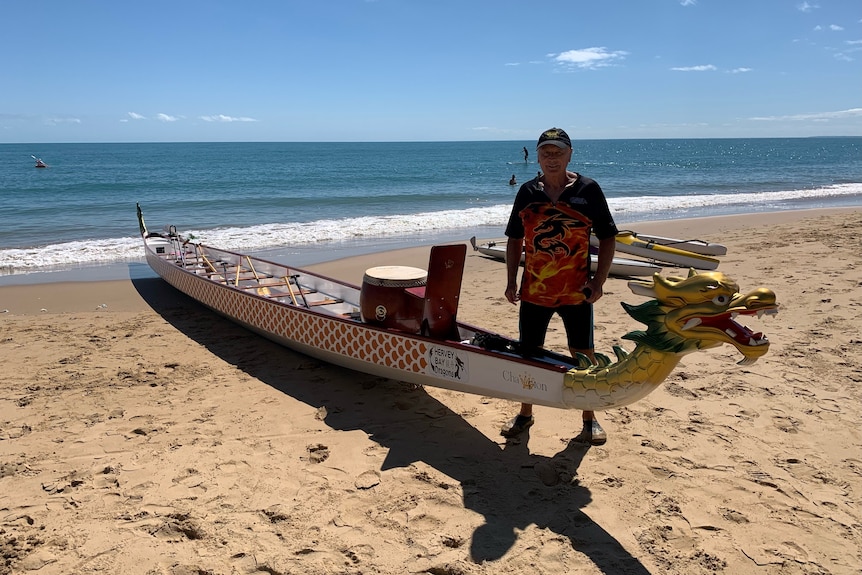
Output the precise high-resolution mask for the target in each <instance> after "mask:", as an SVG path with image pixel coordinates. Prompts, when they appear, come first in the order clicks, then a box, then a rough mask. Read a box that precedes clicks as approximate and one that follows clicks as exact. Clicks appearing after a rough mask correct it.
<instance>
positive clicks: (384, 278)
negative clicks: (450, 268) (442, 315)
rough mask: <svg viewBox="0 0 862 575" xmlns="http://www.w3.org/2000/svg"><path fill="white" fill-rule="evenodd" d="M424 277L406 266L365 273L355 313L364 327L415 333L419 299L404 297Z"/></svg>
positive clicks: (419, 317)
mask: <svg viewBox="0 0 862 575" xmlns="http://www.w3.org/2000/svg"><path fill="white" fill-rule="evenodd" d="M427 279H428V273H427V272H426V271H425V270H423V269H419V268H412V267H408V266H379V267H376V268H369V269H367V270H365V275H364V276H363V277H362V291H360V292H359V312H360V313H361V315H362V321H364V322H365V323H370V324H375V325H380V326H383V327H386V328H390V329H397V330H400V331H406V332H410V333H419V328H420V327H421V326H422V313H423V310H424V308H425V301H424V299H423V298H420V297H416V296H414V295H412V294H410V293H407V289H408V288H416V287H422V286H424V285H425V282H426V281H427Z"/></svg>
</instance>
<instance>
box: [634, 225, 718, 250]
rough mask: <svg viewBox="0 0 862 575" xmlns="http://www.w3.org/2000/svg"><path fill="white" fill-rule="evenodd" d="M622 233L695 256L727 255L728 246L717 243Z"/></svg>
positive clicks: (637, 233)
mask: <svg viewBox="0 0 862 575" xmlns="http://www.w3.org/2000/svg"><path fill="white" fill-rule="evenodd" d="M621 233H626V234H630V235H633V236H634V237H636V238H638V239H639V240H643V241H645V242H648V243H653V244H657V245H660V246H667V247H670V248H677V249H680V250H685V251H687V252H692V253H695V254H700V255H704V256H723V255H727V246H725V245H724V244H719V243H715V242H708V241H706V240H697V239H694V240H681V239H677V238H667V237H664V236H654V235H652V234H644V233H641V232H633V231H629V230H626V231H624V232H621Z"/></svg>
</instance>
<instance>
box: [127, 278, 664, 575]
mask: <svg viewBox="0 0 862 575" xmlns="http://www.w3.org/2000/svg"><path fill="white" fill-rule="evenodd" d="M132 282H133V285H134V286H135V288H136V289H137V290H138V292H139V294H140V295H141V297H142V298H143V299H144V300H145V301H146V302H147V303H148V304H149V305H150V306H151V307H152V309H153V310H154V311H156V312H157V313H159V314H160V315H161V316H162V317H163V318H164V319H165V321H167V322H168V323H170V324H171V325H172V326H173V327H174V328H176V329H177V330H178V331H180V332H182V333H183V334H185V335H186V336H188V337H190V338H191V339H193V340H194V341H196V342H198V343H200V344H201V345H203V346H205V347H206V348H207V349H208V350H209V351H210V352H211V353H213V354H215V355H217V356H218V357H220V358H221V359H223V360H224V361H226V362H228V363H230V364H233V365H236V366H237V367H238V368H240V369H242V370H243V371H245V372H246V373H248V374H249V375H250V376H251V377H254V378H256V379H258V380H260V381H261V382H263V383H265V384H267V385H269V386H271V387H273V388H274V389H277V390H279V391H281V392H282V393H284V394H286V395H288V396H290V397H292V398H295V399H297V400H299V401H301V402H303V403H305V404H307V405H309V406H312V407H314V408H320V407H325V408H326V413H327V415H326V418H325V419H324V422H325V423H326V424H327V425H328V426H329V427H331V428H332V429H337V430H343V431H348V430H362V431H364V432H365V433H367V434H368V435H369V438H370V439H371V440H372V441H374V442H376V443H378V444H379V445H381V446H384V447H386V448H387V449H388V454H387V456H386V459H385V461H384V463H383V465H382V468H381V470H386V469H392V468H397V467H406V466H409V465H410V464H412V463H414V462H424V463H425V464H427V465H428V466H430V467H432V468H434V469H436V470H438V471H439V472H440V473H442V474H444V475H446V476H448V477H450V478H452V479H453V480H455V481H458V482H459V483H460V485H461V488H462V491H463V494H464V495H463V500H464V507H465V508H467V509H470V510H472V511H475V512H476V513H479V514H481V515H482V516H483V517H484V519H485V522H484V524H483V525H481V526H479V527H478V528H477V529H476V530H475V531H474V533H473V534H472V537H471V541H470V557H471V559H472V560H473V561H475V562H477V563H481V562H482V561H486V560H487V561H493V560H497V559H500V558H501V557H503V555H505V554H506V553H507V552H508V551H509V550H510V549H511V548H512V546H513V545H514V543H515V541H516V539H517V531H518V530H523V529H526V528H527V527H528V526H529V525H531V524H535V525H536V526H538V527H540V528H545V529H550V530H552V531H554V532H555V533H558V534H559V535H561V536H563V537H566V538H567V539H568V540H569V541H570V542H571V545H572V547H573V548H574V549H576V550H578V551H580V552H582V553H584V554H586V555H587V556H589V557H590V559H591V560H592V561H593V562H594V563H595V564H596V566H597V567H598V568H599V569H601V570H602V572H604V573H615V574H616V573H625V574H646V573H649V571H648V570H647V569H646V568H645V567H644V566H643V565H642V564H641V562H640V561H638V560H637V559H636V558H635V557H633V556H632V555H631V553H629V552H628V551H627V550H626V549H625V548H624V547H623V546H622V545H620V543H619V542H618V541H617V540H616V539H615V538H614V537H613V536H612V535H611V534H610V533H608V532H607V531H605V530H604V529H603V528H602V527H601V526H599V525H598V524H597V523H595V522H594V521H593V520H592V519H591V518H590V517H589V516H588V515H587V514H586V513H584V511H583V510H582V509H583V507H585V506H586V505H587V504H588V503H589V502H590V501H591V494H590V491H589V490H588V489H586V488H585V487H583V486H581V485H579V483H578V481H577V469H578V466H579V465H580V462H581V460H582V459H583V457H584V455H585V454H586V453H587V450H588V447H587V446H584V445H580V444H577V443H574V442H570V443H569V444H568V445H567V446H566V447H565V448H564V449H562V450H561V451H560V452H559V453H557V454H555V455H554V456H553V457H546V456H541V455H535V454H530V452H529V449H528V440H529V435H528V432H527V433H526V434H525V435H524V436H522V437H521V438H519V441H510V442H508V443H506V444H505V445H504V446H503V447H501V445H500V444H498V443H497V442H495V441H492V440H491V439H489V438H488V437H486V436H485V435H484V434H482V433H480V432H479V431H478V430H477V429H476V428H475V427H473V426H472V425H470V423H468V422H467V421H466V420H465V419H464V418H463V417H462V416H461V415H459V414H457V413H455V412H453V411H452V410H450V409H449V408H448V407H447V406H446V405H444V404H443V403H441V402H439V401H438V400H436V399H435V398H433V397H431V396H430V395H429V394H428V393H427V392H426V391H425V390H424V389H423V388H421V387H414V386H410V385H407V384H404V383H400V382H396V381H393V380H388V379H384V378H379V377H375V376H371V375H366V374H361V373H358V372H354V371H351V370H347V369H343V368H339V367H337V366H333V365H330V364H326V363H323V362H318V361H317V360H314V359H311V358H309V357H307V356H304V355H301V354H299V353H296V352H293V351H291V350H288V349H286V348H284V347H281V346H279V345H277V344H275V343H272V342H270V341H269V340H267V339H264V338H262V337H260V336H258V335H256V334H253V333H251V332H249V331H247V330H245V329H243V328H242V327H240V326H238V325H236V324H234V323H232V322H230V321H229V320H227V319H224V318H222V317H221V316H219V315H217V314H215V313H213V312H211V311H209V310H208V309H207V308H205V307H204V306H202V305H200V304H198V303H197V302H195V301H193V300H192V299H190V298H188V297H186V296H184V295H183V294H181V293H180V292H178V291H176V290H175V289H174V288H172V287H171V286H170V285H169V284H167V283H166V282H164V281H163V280H161V279H159V278H144V279H132ZM309 366H312V369H314V370H316V373H315V374H314V377H308V369H309ZM299 370H302V371H303V375H302V377H300V378H297V377H295V373H296V372H297V371H299ZM310 380H314V381H310ZM501 441H502V439H501Z"/></svg>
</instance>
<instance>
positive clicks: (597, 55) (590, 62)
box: [548, 47, 628, 70]
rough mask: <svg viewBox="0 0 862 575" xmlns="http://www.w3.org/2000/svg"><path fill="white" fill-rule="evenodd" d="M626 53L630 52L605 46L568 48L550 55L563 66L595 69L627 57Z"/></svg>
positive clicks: (549, 55)
mask: <svg viewBox="0 0 862 575" xmlns="http://www.w3.org/2000/svg"><path fill="white" fill-rule="evenodd" d="M626 55H628V52H623V51H622V50H617V51H615V52H611V51H608V49H607V48H604V47H593V48H582V49H580V50H568V51H566V52H562V53H560V54H548V57H549V58H551V59H553V60H554V61H555V62H557V63H558V64H560V65H561V66H566V67H571V68H583V69H586V70H594V69H596V68H604V67H605V66H610V65H611V64H612V63H613V62H614V61H616V60H622V59H623V58H625V57H626Z"/></svg>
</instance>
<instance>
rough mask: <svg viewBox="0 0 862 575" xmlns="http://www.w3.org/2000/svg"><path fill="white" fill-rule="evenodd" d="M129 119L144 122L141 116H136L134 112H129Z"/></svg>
mask: <svg viewBox="0 0 862 575" xmlns="http://www.w3.org/2000/svg"><path fill="white" fill-rule="evenodd" d="M129 117H130V118H131V119H133V120H146V118H145V117H144V116H141V115H140V114H137V113H135V112H129Z"/></svg>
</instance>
